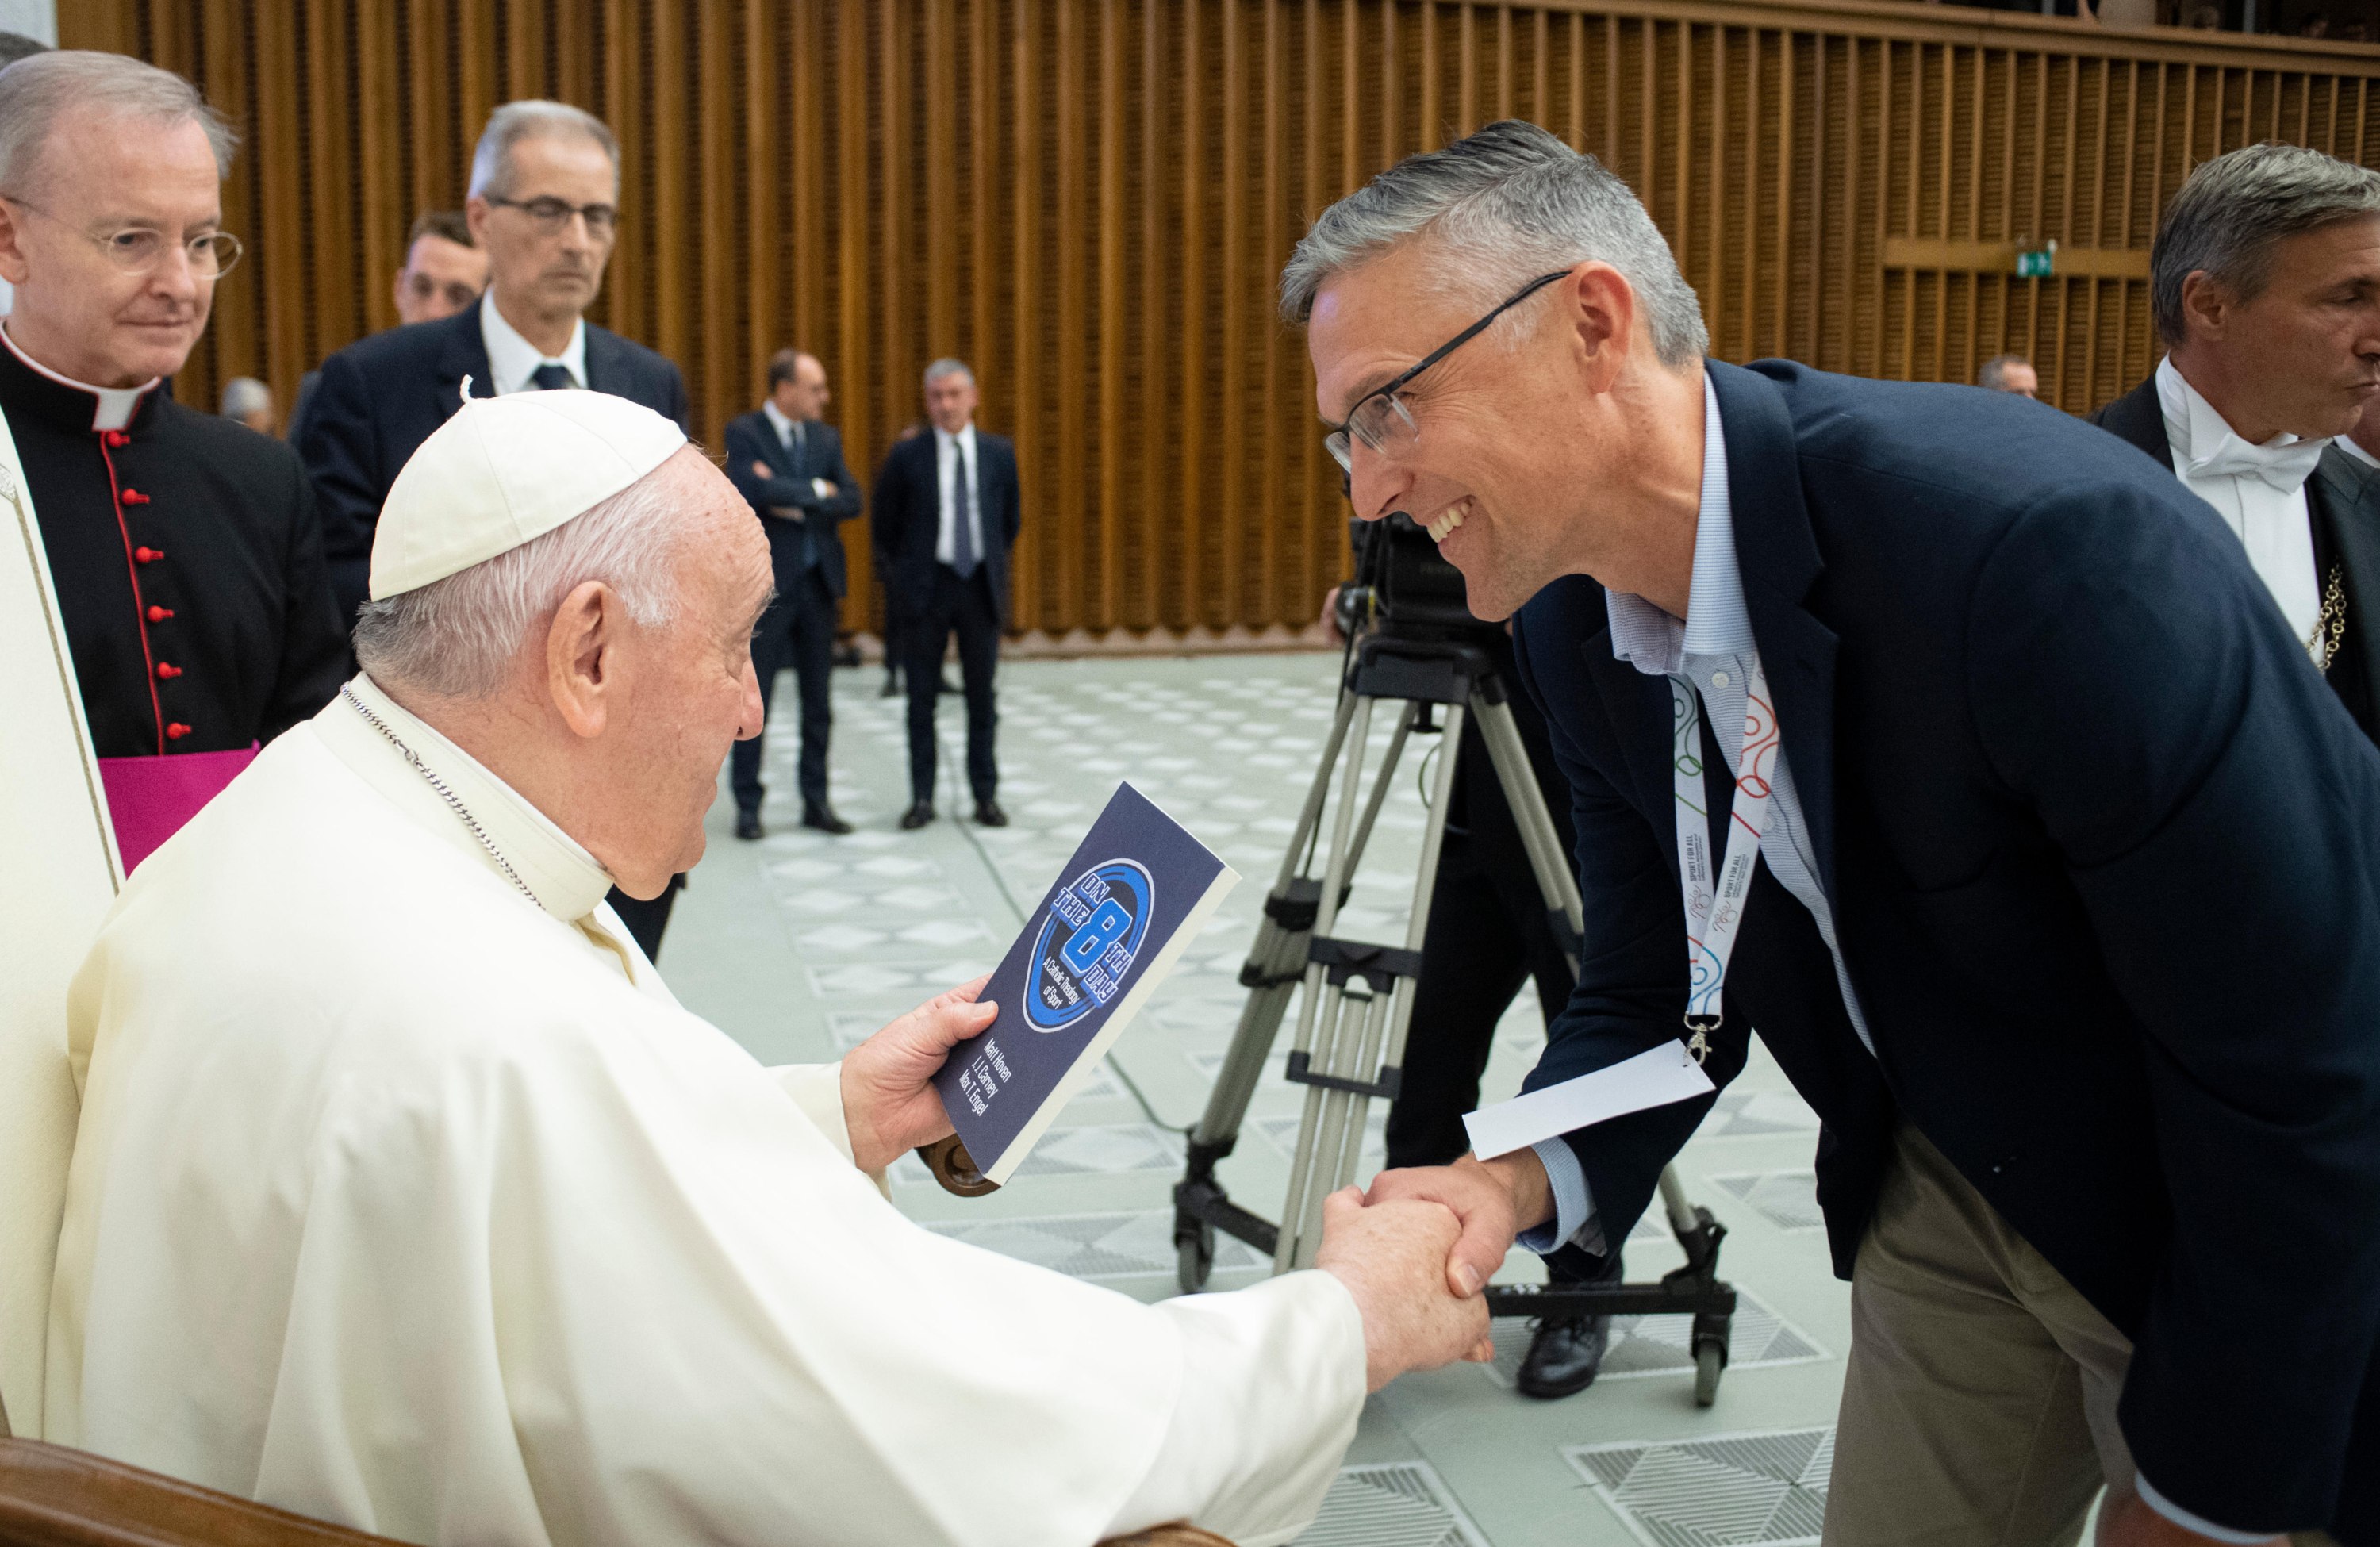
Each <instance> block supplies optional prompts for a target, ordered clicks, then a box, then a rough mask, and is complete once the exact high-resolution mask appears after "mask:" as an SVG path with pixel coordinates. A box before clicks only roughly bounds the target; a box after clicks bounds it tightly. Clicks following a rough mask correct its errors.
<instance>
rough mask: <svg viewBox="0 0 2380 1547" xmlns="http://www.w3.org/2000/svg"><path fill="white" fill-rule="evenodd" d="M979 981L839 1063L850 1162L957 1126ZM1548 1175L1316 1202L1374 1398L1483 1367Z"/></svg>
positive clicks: (1344, 1193)
mask: <svg viewBox="0 0 2380 1547" xmlns="http://www.w3.org/2000/svg"><path fill="white" fill-rule="evenodd" d="M985 981H986V980H984V979H981V978H978V979H977V980H976V981H974V982H972V983H968V984H965V985H964V986H963V987H960V988H956V989H953V990H952V991H951V992H949V993H944V994H941V995H940V996H939V997H937V998H934V999H931V1000H929V1001H928V1002H927V1003H925V1004H923V1005H919V1006H918V1007H917V1008H916V1009H914V1010H912V1011H910V1012H909V1013H908V1014H907V1015H905V1016H903V1017H900V1018H899V1019H898V1020H895V1021H893V1022H892V1024H891V1025H889V1026H887V1027H885V1028H884V1029H882V1030H880V1031H879V1032H877V1033H876V1034H875V1035H874V1036H872V1037H870V1038H868V1041H865V1042H863V1043H861V1044H860V1045H859V1046H858V1047H856V1048H854V1049H853V1050H852V1051H851V1052H850V1053H849V1054H845V1055H844V1060H843V1064H842V1068H841V1078H842V1083H843V1110H844V1124H845V1126H846V1127H847V1128H848V1130H849V1133H850V1138H851V1148H852V1158H853V1159H854V1160H855V1161H856V1163H858V1165H859V1168H860V1169H861V1170H862V1171H866V1172H869V1173H875V1172H880V1171H881V1170H882V1169H883V1168H884V1167H885V1166H887V1165H890V1164H891V1163H892V1162H893V1161H894V1160H896V1159H898V1158H899V1157H900V1156H901V1155H902V1154H904V1153H905V1152H907V1151H909V1150H911V1149H913V1148H915V1147H916V1146H917V1145H920V1144H927V1143H931V1142H932V1141H933V1140H935V1139H940V1138H941V1137H942V1136H943V1135H945V1134H948V1133H949V1132H950V1131H951V1120H950V1116H949V1115H948V1114H947V1113H945V1112H944V1111H943V1110H942V1102H941V1095H940V1094H939V1093H938V1092H937V1091H936V1090H935V1089H934V1087H933V1085H932V1083H931V1080H932V1078H933V1075H934V1071H935V1070H937V1069H939V1068H941V1066H942V1062H943V1060H944V1059H945V1058H947V1057H948V1056H949V1055H950V1052H951V1050H952V1049H953V1048H954V1047H956V1046H957V1045H958V1044H959V1043H960V1042H962V1041H965V1040H966V1039H968V1038H969V1037H972V1036H975V1035H976V1034H977V1032H980V1031H981V1030H983V1029H985V1028H986V1027H988V1026H990V1024H991V1022H992V1019H993V1017H994V1016H995V1015H996V1013H997V1010H996V1007H995V1006H994V1005H990V1004H988V1003H984V1002H981V1001H979V1000H978V999H977V995H979V994H980V993H982V992H983V986H984V983H985ZM1552 1212H1553V1211H1552V1207H1551V1201H1550V1199H1549V1197H1548V1190H1547V1187H1546V1179H1545V1171H1544V1169H1543V1167H1541V1166H1540V1165H1539V1164H1538V1163H1537V1161H1536V1156H1534V1155H1532V1154H1531V1153H1529V1151H1525V1150H1524V1151H1519V1152H1518V1153H1517V1154H1513V1155H1505V1156H1500V1157H1498V1158H1497V1159H1495V1160H1492V1161H1488V1162H1486V1163H1481V1162H1479V1161H1475V1160H1472V1159H1469V1158H1468V1157H1466V1158H1464V1159H1463V1160H1460V1161H1457V1162H1456V1163H1454V1164H1452V1165H1441V1166H1429V1167H1417V1168H1415V1169H1412V1170H1406V1171H1385V1172H1382V1173H1381V1174H1380V1175H1378V1177H1376V1178H1374V1179H1373V1182H1372V1188H1371V1190H1370V1191H1369V1192H1362V1191H1358V1190H1357V1189H1356V1188H1343V1189H1342V1190H1341V1191H1339V1192H1336V1193H1333V1194H1332V1195H1331V1196H1330V1198H1328V1199H1326V1200H1323V1205H1322V1245H1321V1247H1320V1249H1318V1251H1317V1252H1316V1253H1315V1261H1314V1265H1315V1267H1316V1268H1317V1269H1318V1270H1320V1271H1321V1272H1323V1273H1329V1274H1330V1276H1331V1277H1333V1278H1335V1279H1337V1280H1338V1281H1339V1282H1340V1283H1341V1284H1342V1285H1345V1287H1346V1290H1347V1293H1348V1296H1349V1297H1351V1298H1353V1299H1354V1302H1355V1309H1356V1310H1357V1311H1358V1312H1359V1313H1360V1314H1361V1315H1362V1317H1363V1319H1364V1366H1365V1369H1364V1375H1365V1381H1366V1385H1367V1386H1368V1388H1369V1389H1370V1390H1373V1391H1378V1390H1379V1389H1380V1388H1381V1387H1382V1386H1384V1385H1387V1384H1388V1383H1390V1381H1392V1380H1394V1379H1396V1378H1397V1377H1398V1376H1399V1375H1402V1374H1403V1373H1405V1372H1406V1371H1407V1370H1436V1369H1437V1368H1439V1366H1440V1365H1445V1364H1451V1363H1452V1362H1453V1361H1455V1360H1456V1359H1458V1358H1464V1359H1471V1360H1474V1361H1475V1362H1478V1363H1482V1364H1484V1363H1486V1362H1487V1361H1488V1359H1490V1358H1494V1357H1495V1348H1494V1346H1493V1345H1492V1344H1490V1343H1489V1342H1488V1302H1487V1299H1486V1298H1485V1297H1483V1296H1482V1295H1481V1294H1480V1290H1482V1289H1484V1288H1485V1287H1486V1286H1487V1285H1488V1280H1489V1279H1490V1278H1492V1277H1494V1276H1495V1273H1496V1270H1497V1268H1498V1267H1499V1266H1500V1265H1501V1264H1502V1262H1503V1261H1504V1253H1505V1252H1506V1251H1507V1250H1509V1249H1511V1247H1512V1238H1513V1236H1514V1234H1515V1233H1516V1231H1518V1230H1521V1229H1524V1228H1527V1227H1528V1226H1530V1225H1533V1224H1536V1223H1537V1221H1539V1220H1541V1219H1544V1218H1546V1217H1548V1216H1549V1215H1550V1214H1551V1213H1552Z"/></svg>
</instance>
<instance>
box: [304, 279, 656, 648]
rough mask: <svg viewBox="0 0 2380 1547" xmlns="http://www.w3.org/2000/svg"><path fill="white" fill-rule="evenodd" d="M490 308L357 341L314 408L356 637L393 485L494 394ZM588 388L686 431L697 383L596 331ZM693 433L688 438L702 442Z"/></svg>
mask: <svg viewBox="0 0 2380 1547" xmlns="http://www.w3.org/2000/svg"><path fill="white" fill-rule="evenodd" d="M487 304H488V302H487V298H485V297H484V296H483V297H481V298H480V299H478V300H475V301H473V302H472V303H471V304H470V305H469V306H467V307H465V308H464V309H463V310H462V311H458V312H456V313H455V315H454V316H452V317H444V318H441V319H440V320H439V321H437V322H434V323H414V324H413V325H412V326H410V327H402V328H391V329H390V330H389V331H388V332H386V333H376V334H374V335H371V336H370V338H364V339H358V341H357V342H355V343H353V344H350V345H348V346H347V347H346V348H344V349H341V350H340V351H339V352H338V353H337V354H334V355H333V356H332V357H331V358H330V359H326V360H324V361H323V362H322V372H321V380H319V381H318V382H317V383H316V384H315V386H314V390H313V392H312V393H310V395H308V397H307V400H306V415H305V422H304V423H303V424H301V425H299V426H297V455H298V456H299V457H303V458H304V459H305V462H306V470H307V472H308V473H309V474H310V475H311V476H312V478H313V480H314V495H315V503H316V504H317V505H318V506H320V507H321V509H322V553H323V557H324V558H325V559H326V560H328V562H329V565H330V570H331V589H332V591H333V592H334V593H335V594H336V596H337V597H338V600H339V607H340V615H341V616H342V617H343V618H344V619H345V620H346V623H347V624H348V626H349V627H353V626H354V624H355V618H356V609H357V608H358V607H360V606H361V605H363V602H364V597H365V594H366V591H367V589H368V587H369V584H370V578H371V545H372V534H373V532H374V531H376V530H378V528H379V526H380V507H381V503H382V502H383V500H385V499H387V498H388V490H389V485H390V484H392V483H395V481H396V475H397V472H398V471H399V469H402V468H404V466H405V464H406V462H407V460H408V459H410V458H411V457H412V456H413V454H414V452H415V451H416V450H418V449H419V447H420V445H421V443H422V442H424V441H426V440H428V439H429V438H430V432H431V431H432V430H435V429H437V428H438V427H439V426H440V425H442V424H443V423H445V422H446V420H447V416H448V415H450V414H452V413H453V412H454V411H455V409H456V408H461V407H462V405H463V397H462V389H463V378H464V377H466V376H468V377H469V378H470V379H471V395H472V396H475V397H487V396H492V395H493V393H494V390H495V389H494V387H493V386H492V384H490V381H489V371H488V349H487V346H486V345H485V344H483V343H482V342H480V308H481V307H482V306H485V305H487ZM587 384H588V385H589V387H591V388H593V389H594V390H595V391H597V392H608V393H611V394H613V395H614V396H620V397H625V398H626V399H628V400H629V401H630V402H632V403H642V404H643V405H644V406H645V407H646V408H650V409H652V410H653V411H654V412H656V413H660V414H665V415H667V416H668V417H669V418H671V419H674V420H677V422H678V425H679V427H680V428H682V429H684V428H686V427H687V425H688V420H687V418H686V379H685V378H684V377H683V376H680V375H679V374H678V370H677V367H676V366H674V365H673V364H671V363H670V362H669V361H668V360H667V359H663V358H662V356H660V355H658V354H655V353H654V352H653V351H652V350H650V349H648V348H646V347H644V346H643V345H641V344H637V343H632V342H630V341H629V340H627V339H625V338H623V337H621V336H620V335H618V334H616V333H613V331H612V330H611V329H609V328H599V327H597V326H596V325H595V324H594V323H588V324H587ZM688 433H691V430H690V429H689V430H688Z"/></svg>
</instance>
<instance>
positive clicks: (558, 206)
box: [297, 102, 687, 957]
mask: <svg viewBox="0 0 2380 1547" xmlns="http://www.w3.org/2000/svg"><path fill="white" fill-rule="evenodd" d="M619 198H620V150H619V144H618V142H617V141H616V140H613V137H612V131H611V130H610V129H609V128H605V127H604V125H603V121H602V120H601V119H600V118H597V117H595V116H593V115H591V114H589V113H584V112H581V111H580V110H579V109H577V108H575V107H569V106H565V104H561V103H557V102H513V103H506V104H504V106H502V107H499V108H497V109H496V111H495V112H494V113H493V114H492V115H491V116H490V117H489V119H488V127H487V128H486V129H485V130H484V131H483V132H482V133H481V134H480V143H479V148H478V149H477V150H476V151H475V152H473V154H472V157H471V196H470V199H469V201H468V203H467V204H466V205H465V209H464V213H466V215H468V218H469V220H470V223H471V235H472V236H473V237H474V238H477V239H478V242H479V245H480V249H481V250H484V251H485V252H486V253H487V255H488V288H487V290H486V292H485V293H484V294H482V295H481V296H480V298H479V299H478V300H476V301H474V302H472V303H471V304H470V305H469V306H468V307H467V308H465V309H464V310H463V311H458V312H456V313H455V315H454V316H452V317H448V318H445V319H443V320H442V321H439V322H434V323H417V324H415V325H413V326H411V327H402V328H395V329H393V330H391V331H390V332H387V333H382V334H375V335H372V336H371V337H370V338H367V339H364V340H362V341H361V342H359V343H355V344H350V345H349V346H347V347H346V348H344V349H342V350H340V351H339V352H338V353H337V354H334V355H333V356H332V357H331V358H330V359H326V360H324V361H323V362H322V380H321V381H320V383H319V384H317V385H316V387H315V389H314V392H313V395H312V397H311V398H310V401H309V402H308V405H307V410H306V422H305V425H304V427H303V432H302V438H301V439H300V440H299V442H298V446H297V451H298V455H299V456H301V457H304V458H305V460H306V469H307V471H308V472H309V473H310V474H311V475H312V476H313V480H314V490H315V493H316V495H317V497H318V499H319V501H320V503H321V506H322V545H323V550H324V553H325V554H326V556H327V558H328V559H329V562H330V569H331V584H332V588H333V590H334V591H336V592H337V594H338V599H339V607H340V615H341V616H342V617H343V618H345V619H346V622H347V624H348V625H349V627H353V625H354V622H355V615H356V609H357V608H358V606H360V605H362V603H363V600H364V595H365V591H366V583H367V581H368V579H369V578H370V570H371V546H372V534H373V532H374V530H376V529H377V527H378V525H379V522H380V507H381V502H382V501H383V500H385V499H386V498H387V497H388V490H389V485H390V484H392V483H394V482H395V481H396V475H397V472H398V470H399V469H402V468H403V467H404V466H405V464H406V461H407V458H409V457H412V455H413V453H414V450H415V448H416V447H418V446H419V445H421V443H422V442H423V441H425V440H427V439H429V437H430V432H431V431H432V430H435V429H437V428H438V427H439V426H440V425H441V424H443V423H445V422H446V419H447V416H448V415H450V414H452V413H453V412H454V411H455V409H456V408H459V407H461V406H462V402H463V394H464V393H465V391H467V390H468V392H469V393H470V394H471V395H472V396H475V397H488V396H496V395H498V394H502V393H507V392H523V391H532V390H538V389H541V388H546V387H585V388H588V389H589V390H591V391H595V392H608V393H612V394H613V395H614V396H620V397H625V398H627V399H629V400H630V401H631V402H636V403H641V404H643V405H644V406H645V407H646V408H651V409H653V410H654V411H655V412H657V413H661V414H665V415H667V416H668V417H669V418H671V419H674V420H677V421H678V423H679V424H680V425H681V426H684V425H686V422H687V421H686V381H685V379H684V378H683V377H681V376H680V375H679V374H678V370H677V367H676V366H674V365H673V364H671V363H670V362H669V361H668V360H666V359H662V357H661V356H660V355H657V354H655V353H654V352H653V351H652V350H650V349H648V348H646V347H644V346H643V345H641V344H636V343H631V342H630V341H629V340H627V339H625V338H623V337H621V336H620V335H618V334H615V333H613V332H612V331H611V330H609V329H607V328H600V327H597V326H596V325H594V324H593V323H589V322H588V321H587V320H586V316H585V313H586V310H587V308H588V306H589V305H590V304H591V303H592V302H593V301H594V299H595V293H596V291H597V290H599V289H601V286H602V283H603V268H604V264H605V263H606V262H608V261H609V260H610V258H611V255H612V245H613V239H614V238H616V237H617V235H618V231H619V219H620V213H619ZM676 892H677V887H676V886H672V887H671V888H670V889H669V890H668V891H665V892H663V893H662V895H661V896H660V897H658V898H656V899H655V900H653V901H651V902H640V901H638V900H637V899H636V898H634V897H631V896H629V895H626V894H625V893H624V892H621V891H620V890H619V889H617V888H616V887H615V888H613V892H612V898H611V900H612V906H613V907H615V908H617V909H618V910H619V913H620V917H621V919H622V920H623V921H624V922H625V923H626V924H627V926H628V929H629V932H631V933H633V934H634V935H635V936H636V937H637V944H639V945H641V946H643V947H644V949H645V955H646V956H649V957H658V956H660V954H661V943H662V930H663V928H664V927H666V926H667V924H668V922H669V911H670V904H671V902H672V901H673V900H674V897H675V895H676Z"/></svg>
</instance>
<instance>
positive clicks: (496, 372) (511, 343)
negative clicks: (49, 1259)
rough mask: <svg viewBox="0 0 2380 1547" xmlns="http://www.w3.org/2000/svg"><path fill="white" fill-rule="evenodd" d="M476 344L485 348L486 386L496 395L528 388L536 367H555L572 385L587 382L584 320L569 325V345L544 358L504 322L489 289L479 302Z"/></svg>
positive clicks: (492, 293) (532, 345) (517, 330)
mask: <svg viewBox="0 0 2380 1547" xmlns="http://www.w3.org/2000/svg"><path fill="white" fill-rule="evenodd" d="M480 343H481V344H483V345H485V346H486V347H487V350H488V374H489V376H490V377H491V378H492V381H491V382H490V385H492V386H493V387H494V388H495V389H496V396H499V397H501V396H504V394H505V393H508V392H522V391H525V390H527V389H528V385H529V378H530V377H531V376H534V375H536V374H537V368H538V367H539V366H540V365H559V366H561V367H562V368H563V369H564V370H565V371H567V372H570V380H571V383H572V384H574V385H577V386H582V387H583V386H586V385H588V381H587V319H586V318H584V317H581V318H579V319H578V320H577V322H575V323H571V324H570V342H569V344H568V345H567V346H566V347H564V349H563V351H562V353H561V354H560V355H552V356H550V355H545V354H541V353H540V352H539V350H538V347H537V346H536V345H534V344H532V343H530V342H529V341H528V339H526V338H523V337H522V336H521V335H520V330H519V329H517V328H516V327H514V326H513V325H512V324H511V323H507V322H505V321H504V312H503V311H502V310H500V309H499V308H498V307H497V305H496V295H495V292H494V291H493V290H490V291H489V292H488V294H487V296H486V298H484V299H482V300H481V301H480Z"/></svg>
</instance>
